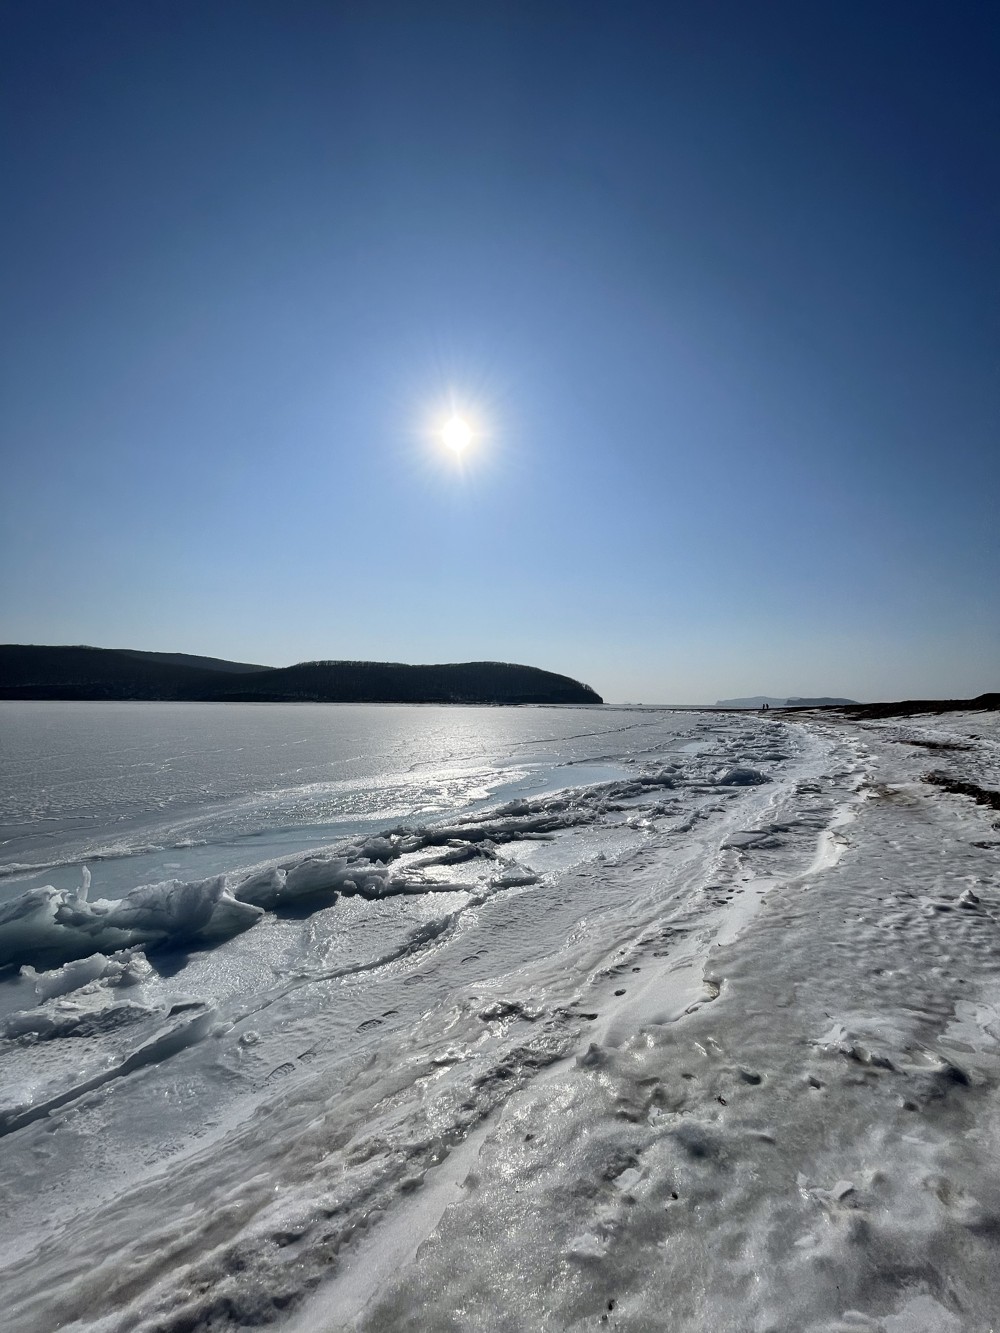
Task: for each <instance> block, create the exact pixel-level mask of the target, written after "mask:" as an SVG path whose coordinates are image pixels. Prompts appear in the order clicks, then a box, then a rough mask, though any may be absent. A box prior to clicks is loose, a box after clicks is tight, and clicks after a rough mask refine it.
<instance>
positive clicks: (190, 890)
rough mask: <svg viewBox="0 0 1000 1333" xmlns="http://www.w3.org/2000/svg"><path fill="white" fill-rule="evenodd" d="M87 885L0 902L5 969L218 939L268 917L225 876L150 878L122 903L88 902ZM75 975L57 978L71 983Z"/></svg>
mask: <svg viewBox="0 0 1000 1333" xmlns="http://www.w3.org/2000/svg"><path fill="white" fill-rule="evenodd" d="M87 887H88V885H87V883H86V882H85V884H84V887H83V889H81V890H68V889H56V888H53V887H52V885H50V884H49V885H45V886H44V887H43V888H38V889H29V890H28V891H27V893H23V894H21V896H20V897H19V898H15V899H14V900H13V902H9V903H5V904H3V906H0V967H9V966H12V965H13V966H17V965H21V964H25V963H27V964H32V965H35V964H39V963H40V964H42V965H43V966H44V965H46V964H48V965H49V966H51V965H52V964H60V963H63V964H65V963H70V962H72V961H74V960H81V961H83V960H87V959H89V958H91V957H92V956H93V955H94V954H95V953H100V954H105V955H106V954H110V953H116V952H118V951H119V950H121V949H127V948H131V947H134V946H136V945H145V946H149V945H162V944H172V945H173V944H177V945H181V944H198V943H201V944H214V943H218V942H219V941H220V940H223V939H230V938H231V937H232V936H233V935H237V934H239V933H240V932H241V931H244V930H246V929H248V927H250V926H252V925H254V924H255V923H256V922H257V921H258V920H259V919H260V917H261V916H262V915H263V912H262V911H261V909H260V908H259V907H256V906H254V905H252V904H251V903H245V902H238V901H237V900H236V899H235V898H234V897H233V895H232V894H231V893H230V892H229V890H228V889H227V887H226V882H225V878H224V877H223V876H221V875H219V876H215V877H213V878H212V879H207V880H197V881H192V882H190V883H184V882H182V881H180V880H167V881H165V882H164V883H161V884H143V885H140V886H139V887H138V888H135V889H133V890H132V892H131V893H129V894H127V895H126V896H125V897H124V898H122V899H121V900H120V901H118V902H115V901H110V900H107V899H100V898H99V899H96V900H95V901H94V902H88V901H87V899H86V897H85V894H86V890H87ZM106 962H107V960H106V959H105V964H106ZM71 975H73V974H66V975H65V976H64V977H63V979H62V981H61V982H58V983H53V984H57V985H59V984H67V983H68V982H69V981H70V979H71ZM89 979H90V980H94V979H95V978H94V977H91V978H89ZM82 984H85V983H84V982H82V981H81V982H77V983H75V984H74V985H68V989H74V988H75V986H76V985H82Z"/></svg>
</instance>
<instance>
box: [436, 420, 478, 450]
mask: <svg viewBox="0 0 1000 1333" xmlns="http://www.w3.org/2000/svg"><path fill="white" fill-rule="evenodd" d="M441 439H442V440H443V441H444V443H445V444H446V445H447V446H448V448H449V449H451V450H452V451H453V452H454V453H455V454H456V455H457V456H461V453H462V451H463V449H465V448H466V446H467V445H468V444H469V442H470V441H471V439H472V427H471V426H470V425H469V423H468V422H467V421H463V420H462V418H461V417H452V418H451V420H450V421H446V422H445V424H444V425H443V426H442V428H441Z"/></svg>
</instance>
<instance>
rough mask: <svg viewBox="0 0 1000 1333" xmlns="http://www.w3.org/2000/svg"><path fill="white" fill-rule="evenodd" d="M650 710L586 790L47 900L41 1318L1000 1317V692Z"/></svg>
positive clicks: (103, 1322) (27, 1102) (3, 1255)
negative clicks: (852, 716) (751, 711)
mask: <svg viewBox="0 0 1000 1333" xmlns="http://www.w3.org/2000/svg"><path fill="white" fill-rule="evenodd" d="M545 712H546V713H548V710H545ZM541 714H542V710H539V717H541ZM610 716H611V712H610V710H601V711H600V712H599V713H598V712H594V713H591V714H590V717H591V719H596V718H598V717H599V718H601V719H604V718H606V717H610ZM618 716H619V717H621V718H624V719H625V721H623V722H622V723H621V727H620V728H619V729H618V730H617V731H616V732H614V734H612V728H611V727H610V726H609V727H608V728H607V734H606V735H604V736H603V737H602V738H600V740H594V741H593V742H587V746H588V747H589V748H585V752H577V751H574V752H573V754H572V756H571V757H572V758H573V759H575V760H578V761H579V762H580V763H581V765H583V764H590V765H593V764H597V763H600V764H602V765H609V766H610V768H609V769H608V771H601V772H600V773H597V772H596V771H591V770H586V775H585V777H584V781H583V782H582V783H578V784H574V783H573V782H572V781H571V780H570V781H568V782H567V783H566V784H565V785H564V786H562V787H561V788H560V789H558V790H551V789H546V786H548V787H549V788H551V787H552V785H553V784H551V783H544V784H542V787H541V788H540V789H536V790H535V791H534V792H532V791H531V790H530V789H526V790H525V791H524V792H522V793H515V794H513V795H511V793H510V792H509V791H507V790H506V789H502V788H501V787H499V786H497V787H494V788H493V789H492V790H494V791H495V792H496V794H497V795H499V796H500V797H501V798H502V799H498V800H496V799H495V800H493V801H490V800H489V799H485V800H483V799H482V798H475V799H473V800H472V801H471V802H470V801H469V799H468V796H467V795H466V796H464V797H463V798H462V800H463V801H464V803H461V802H460V803H459V804H458V805H457V806H453V807H452V809H451V811H448V810H439V811H438V812H436V813H435V814H434V815H433V817H432V818H430V819H420V818H417V819H413V820H407V819H402V820H398V821H395V822H386V823H385V824H384V826H382V827H381V828H374V827H370V828H366V829H363V830H359V831H358V832H357V833H355V834H353V835H351V836H349V837H345V838H342V839H340V840H339V841H336V842H334V843H333V844H332V845H329V846H327V847H325V848H317V847H316V846H313V845H308V846H306V847H305V848H304V850H302V851H300V852H296V853H292V854H288V855H285V856H278V857H273V858H272V859H271V860H269V861H264V862H262V863H258V864H256V865H254V866H250V867H243V868H240V867H239V866H234V867H232V868H230V867H229V866H228V865H219V866H218V867H217V869H216V873H215V874H214V875H208V876H205V877H203V878H202V879H189V880H177V881H173V882H170V881H168V882H167V883H162V882H157V883H153V884H148V885H141V886H139V887H138V888H133V889H132V890H131V891H130V892H128V893H119V894H118V895H116V896H114V897H111V898H102V897H101V896H100V894H99V893H98V892H97V890H96V889H95V888H94V887H91V888H90V891H89V893H88V892H87V890H86V886H82V887H80V888H79V889H78V888H76V887H74V886H71V885H68V884H63V885H62V886H61V887H59V888H53V889H48V890H47V889H44V888H43V886H41V885H36V886H34V887H30V888H29V889H28V890H27V896H26V897H25V896H23V895H22V896H21V898H20V899H18V898H16V897H13V896H11V900H10V901H9V903H8V905H7V906H6V907H4V908H3V909H2V910H3V911H4V912H5V917H4V921H3V923H0V948H3V949H5V950H6V953H5V955H4V956H5V958H6V959H7V960H8V961H9V962H10V964H11V967H10V969H9V973H10V974H11V976H12V979H11V980H9V981H8V982H6V983H3V984H2V985H0V990H3V988H4V986H6V989H7V990H8V992H9V997H13V998H10V999H9V1002H8V1003H7V1004H6V1005H5V1007H4V1009H3V1012H4V1014H5V1017H4V1018H3V1019H2V1022H3V1028H2V1031H3V1037H2V1039H0V1069H2V1072H3V1081H2V1084H0V1136H2V1139H3V1146H4V1152H3V1154H2V1156H0V1207H2V1209H3V1221H2V1232H0V1263H2V1269H0V1299H2V1302H3V1307H4V1309H5V1311H6V1323H5V1327H6V1328H9V1329H12V1330H14V1331H15V1333H21V1331H22V1330H23V1331H24V1333H51V1330H53V1329H56V1328H59V1329H67V1330H74V1333H76V1331H79V1333H83V1330H99V1331H100V1333H112V1331H113V1330H114V1331H118V1330H122V1331H124V1330H126V1329H129V1330H132V1329H136V1330H146V1331H147V1333H152V1330H158V1331H161V1333H168V1331H169V1333H181V1330H190V1331H192V1333H193V1331H194V1330H199V1329H205V1330H209V1329H212V1330H222V1329H244V1328H250V1327H259V1326H261V1325H268V1324H273V1325H276V1326H280V1327H288V1328H290V1329H294V1330H296V1333H334V1330H341V1329H358V1330H372V1331H373V1333H374V1330H385V1329H414V1330H416V1329H421V1330H423V1329H449V1330H459V1329H469V1330H472V1329H490V1330H493V1329H502V1330H508V1329H509V1330H512V1331H513V1330H519V1331H520V1330H547V1329H552V1330H556V1329H559V1330H564V1329H585V1328H619V1329H628V1330H647V1329H648V1330H653V1329H657V1330H659V1329H663V1328H670V1329H672V1330H677V1331H678V1333H696V1331H699V1333H700V1330H708V1329H713V1330H732V1331H733V1333H736V1331H737V1330H740V1331H742V1330H753V1331H754V1333H765V1331H774V1333H778V1330H782V1331H784V1330H788V1333H792V1330H803V1331H804V1330H815V1331H816V1333H820V1330H822V1331H823V1333H833V1331H834V1330H844V1331H846V1330H854V1331H855V1333H856V1331H857V1330H870V1331H872V1333H876V1331H877V1333H938V1331H943V1333H950V1331H951V1330H956V1331H957V1330H972V1331H973V1333H986V1330H991V1329H995V1328H996V1327H997V1326H998V1323H1000V1318H998V1315H1000V1278H998V1276H997V1274H998V1272H1000V1267H998V1259H1000V1116H998V1114H997V1112H998V1107H1000V1099H998V1087H1000V971H998V967H997V964H998V960H1000V859H998V858H1000V831H998V828H997V823H998V816H997V812H996V810H995V809H993V808H992V807H991V805H990V804H988V803H987V801H988V793H990V792H994V793H995V792H996V791H997V790H998V789H1000V728H998V715H997V714H996V713H968V714H959V713H952V714H943V715H939V716H933V715H932V716H923V717H917V718H895V719H889V720H886V721H882V722H878V723H856V722H850V721H846V720H844V719H840V718H838V717H835V716H833V715H830V714H820V713H816V714H811V715H796V716H794V717H791V718H787V719H782V718H776V717H774V716H773V715H772V716H771V717H763V716H747V715H732V716H730V715H720V714H713V715H709V714H688V715H677V714H667V713H664V714H656V713H653V712H649V711H643V712H638V711H637V712H635V713H633V714H631V715H629V714H619V715H618ZM633 722H634V723H636V724H637V725H638V724H641V727H642V730H641V731H638V732H637V731H636V730H635V729H626V728H632V726H633ZM493 724H494V720H492V719H491V725H493ZM518 725H519V726H520V725H521V723H520V722H519V723H518ZM569 730H570V728H568V727H567V728H565V729H564V738H563V739H562V740H559V741H558V744H560V745H563V746H564V747H565V748H566V749H568V750H573V747H574V746H576V747H578V746H579V745H580V744H581V742H579V741H578V740H574V739H573V738H572V737H571V736H569V735H568V734H565V733H568V731H569ZM583 730H584V728H580V731H581V732H582V731H583ZM591 730H592V731H597V728H596V727H592V728H591ZM640 739H641V744H640V743H638V742H639V740H640ZM556 748H558V747H557V746H556ZM553 752H554V751H553ZM519 762H520V761H519ZM519 772H520V770H519ZM568 772H569V774H572V772H573V770H572V768H570V769H569V770H568ZM591 778H593V779H596V780H588V779H591ZM928 779H930V780H928ZM480 780H482V775H480ZM488 781H489V780H488V779H487V782H488ZM968 791H972V792H973V794H972V795H970V794H967V792H968ZM976 791H981V792H982V793H984V797H983V799H982V800H981V801H976V800H975V799H974V793H975V792H976ZM421 799H423V798H421ZM136 836H137V837H138V836H139V835H138V833H137V835H136ZM218 854H219V853H218V850H216V855H218ZM68 860H69V858H68V857H67V861H68ZM74 873H75V874H76V873H78V872H77V871H74ZM14 887H16V885H15V884H12V885H11V888H14ZM216 913H219V917H218V919H216ZM244 914H246V915H244ZM213 921H216V924H215V925H214V926H213V924H212V923H213ZM129 932H131V934H130V933H129ZM165 945H169V948H167V949H166V951H164V946H165ZM18 968H23V972H22V973H21V974H20V975H16V976H15V975H13V974H14V973H15V972H16V969H18ZM14 1000H16V1003H15V1002H14Z"/></svg>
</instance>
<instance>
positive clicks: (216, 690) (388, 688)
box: [0, 643, 604, 704]
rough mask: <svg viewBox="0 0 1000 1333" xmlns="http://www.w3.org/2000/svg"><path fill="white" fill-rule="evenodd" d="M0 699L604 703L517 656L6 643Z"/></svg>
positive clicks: (1, 650)
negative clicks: (267, 656)
mask: <svg viewBox="0 0 1000 1333" xmlns="http://www.w3.org/2000/svg"><path fill="white" fill-rule="evenodd" d="M0 699H52V700H56V699H64V700H80V701H101V700H150V701H152V700H160V701H174V702H187V703H303V702H309V703H452V704H600V703H603V702H604V700H603V699H602V698H601V696H600V695H599V694H598V693H597V692H596V691H595V690H592V689H591V688H590V686H589V685H583V684H581V683H580V682H579V681H578V680H572V679H571V678H570V677H569V676H560V675H557V674H556V673H555V672H553V671H542V670H541V669H540V668H538V667H530V666H519V665H517V664H515V663H512V662H448V663H443V664H441V665H436V666H408V665H406V664H405V663H402V662H299V663H298V664H297V665H296V666H290V667H266V666H259V665H255V664H252V663H248V662H227V661H224V660H223V659H221V658H217V657H195V656H191V655H189V654H187V653H147V652H141V651H139V650H137V649H131V648H88V647H44V646H41V645H35V644H16V643H11V644H2V645H0Z"/></svg>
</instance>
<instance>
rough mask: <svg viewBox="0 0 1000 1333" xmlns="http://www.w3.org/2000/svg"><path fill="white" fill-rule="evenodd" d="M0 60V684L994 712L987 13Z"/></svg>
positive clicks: (104, 40)
mask: <svg viewBox="0 0 1000 1333" xmlns="http://www.w3.org/2000/svg"><path fill="white" fill-rule="evenodd" d="M0 51H2V55H0V62H2V71H0V73H2V78H0V85H2V87H0V119H2V124H3V130H2V135H3V139H2V173H3V180H4V183H5V191H4V193H5V202H4V207H3V210H2V212H0V242H2V245H0V250H2V255H3V259H2V266H3V301H2V311H0V338H2V358H0V361H2V364H0V377H2V382H0V393H2V406H0V429H2V450H3V464H2V480H3V484H2V487H0V518H2V529H3V531H2V537H0V541H2V550H0V563H2V571H0V620H2V628H0V637H2V638H3V639H4V640H6V641H14V642H35V643H90V644H97V645H100V646H106V647H135V648H147V649H158V650H173V651H184V652H194V653H205V654H211V655H215V656H222V657H232V658H237V659H241V660H246V661H253V662H264V663H268V664H273V665H284V664H286V663H289V662H293V661H297V660H302V659H305V658H317V657H319V658H373V659H392V660H400V661H417V662H421V661H454V660H468V659H479V658H490V659H503V660H508V661H522V662H528V663H532V664H534V665H538V666H543V667H547V668H550V669H552V670H557V671H563V672H566V673H568V674H570V675H572V676H576V677H578V678H580V679H583V680H586V681H588V682H589V683H590V684H592V685H593V686H594V687H595V688H596V689H598V690H599V691H600V692H601V693H602V694H603V695H604V696H605V697H606V698H608V699H613V700H626V699H628V700H643V701H645V702H681V701H692V702H695V701H697V702H702V701H711V700H714V699H715V698H717V697H723V696H733V695H750V694H757V693H764V694H771V695H777V696H783V695H786V694H796V695H815V694H836V695H847V696H849V697H853V698H858V699H872V698H885V697H895V698H899V697H906V696H910V697H912V696H921V695H922V696H942V695H945V696H952V697H959V696H966V695H971V694H976V693H978V692H980V691H983V690H987V689H997V688H998V683H1000V522H998V511H1000V503H998V501H1000V438H998V425H1000V411H998V409H1000V375H998V366H1000V80H998V79H997V74H996V71H997V69H998V67H1000V9H998V8H997V6H996V5H994V4H978V3H967V2H965V0H963V3H960V4H957V5H948V4H945V3H943V0H941V2H940V3H921V2H920V0H908V2H907V3H893V2H892V0H879V3H877V4H870V3H860V2H852V0H847V3H838V4H827V3H824V4H820V3H815V4H814V3H807V2H803V0H793V2H791V3H783V2H780V0H775V2H770V0H768V2H764V0H762V2H761V3H747V2H746V0H732V2H731V3H724V2H719V3H713V2H712V0H697V2H696V0H691V2H690V3H682V4H672V3H669V0H660V2H659V3H650V4H647V3H639V2H631V0H627V2H625V3H621V4H611V3H590V2H588V0H576V2H575V3H570V2H568V0H567V2H565V3H563V2H556V0H524V2H523V3H500V2H496V3H494V2H493V0H476V2H475V3H473V2H472V0H467V2H466V3H459V2H458V0H455V2H450V3H439V2H438V0H407V3H382V2H381V0H365V2H364V3H362V2H361V0H357V2H354V3H336V2H335V0H328V2H326V3H320V2H319V0H270V3H261V2H260V0H229V2H225V0H100V2H97V0H72V3H50V2H49V0H4V3H3V4H2V5H0ZM453 409H455V410H457V411H458V412H459V413H460V414H461V415H463V416H466V417H467V418H468V420H469V421H470V423H471V424H472V425H473V426H474V428H475V429H476V431H477V437H476V439H475V440H474V441H473V444H472V445H471V446H470V448H469V449H468V450H467V451H466V454H465V457H464V459H463V461H462V463H461V465H460V466H458V465H456V464H455V462H454V460H453V459H452V458H451V457H449V456H448V454H447V451H445V450H443V449H442V448H441V446H440V443H439V441H438V440H437V439H436V438H435V437H434V434H433V432H434V429H435V428H437V427H439V426H440V425H441V424H442V423H443V421H444V420H445V419H446V418H447V416H448V415H450V413H451V411H452V410H453Z"/></svg>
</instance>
